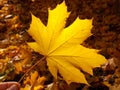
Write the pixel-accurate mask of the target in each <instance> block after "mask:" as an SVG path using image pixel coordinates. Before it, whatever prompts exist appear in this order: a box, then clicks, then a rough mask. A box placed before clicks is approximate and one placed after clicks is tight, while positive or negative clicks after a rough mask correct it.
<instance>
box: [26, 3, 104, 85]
mask: <svg viewBox="0 0 120 90" xmlns="http://www.w3.org/2000/svg"><path fill="white" fill-rule="evenodd" d="M69 14H70V13H69V12H67V6H66V5H65V2H63V3H61V4H60V5H57V7H56V8H55V9H53V10H50V9H49V16H48V23H47V26H45V25H44V24H43V23H42V22H41V20H39V19H38V18H36V17H35V16H34V15H32V23H31V25H30V29H29V30H28V33H29V34H30V35H31V36H32V37H33V39H34V40H35V41H36V42H32V43H28V44H29V45H30V47H31V48H33V49H34V50H35V51H37V52H39V53H40V54H42V55H44V56H45V58H46V61H47V65H48V68H49V71H50V72H51V74H52V75H53V76H54V77H55V79H57V78H58V76H57V75H58V74H57V73H60V75H61V76H62V77H63V79H64V80H65V81H66V82H67V83H68V84H70V83H71V82H76V83H84V84H88V83H87V81H86V79H85V76H84V74H83V72H81V71H80V70H82V71H84V72H87V73H89V74H91V75H92V74H93V72H92V69H93V68H95V67H100V65H101V64H104V63H105V62H106V59H105V57H104V56H102V55H100V54H98V50H95V49H89V48H86V47H84V46H82V45H80V44H81V43H82V42H83V41H84V40H85V39H86V38H88V37H89V36H90V35H91V28H92V20H88V19H84V20H81V19H79V18H76V20H75V21H74V22H73V23H72V24H71V25H70V26H68V27H66V28H65V24H66V19H67V18H68V17H69Z"/></svg>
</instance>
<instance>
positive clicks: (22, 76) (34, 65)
mask: <svg viewBox="0 0 120 90" xmlns="http://www.w3.org/2000/svg"><path fill="white" fill-rule="evenodd" d="M45 58H46V57H45V56H44V57H42V58H41V59H40V60H39V61H37V62H36V63H35V64H34V65H33V66H32V67H30V68H29V69H28V70H27V72H25V74H24V75H23V76H22V77H21V78H20V80H19V81H18V83H20V82H21V81H22V80H23V78H24V77H25V76H26V74H28V73H29V72H30V71H31V70H32V69H33V68H34V67H35V66H36V65H38V64H39V63H40V62H41V61H42V60H44V59H45Z"/></svg>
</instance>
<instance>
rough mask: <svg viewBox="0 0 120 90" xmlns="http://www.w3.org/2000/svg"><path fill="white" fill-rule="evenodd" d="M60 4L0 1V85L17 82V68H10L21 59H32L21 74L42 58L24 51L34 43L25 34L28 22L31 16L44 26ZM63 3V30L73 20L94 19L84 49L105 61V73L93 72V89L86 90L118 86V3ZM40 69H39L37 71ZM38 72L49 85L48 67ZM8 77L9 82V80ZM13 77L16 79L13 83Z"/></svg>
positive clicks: (40, 0) (100, 0)
mask: <svg viewBox="0 0 120 90" xmlns="http://www.w3.org/2000/svg"><path fill="white" fill-rule="evenodd" d="M61 2H62V0H0V48H1V49H0V59H1V60H3V59H5V60H6V62H1V63H0V65H1V66H0V76H1V77H2V78H1V79H0V80H1V81H9V80H15V81H18V80H19V79H20V77H21V75H19V72H20V68H18V67H17V66H16V65H14V66H13V65H12V64H15V63H18V62H19V61H20V60H21V58H24V59H26V57H27V60H28V58H32V59H31V60H33V61H32V62H31V63H28V62H29V61H27V60H26V62H25V63H24V64H25V67H24V70H23V72H22V73H24V72H25V69H26V68H29V67H31V66H32V65H33V64H34V63H35V62H36V61H38V59H40V58H41V57H42V56H41V55H39V54H38V53H36V52H34V51H32V50H31V49H30V48H26V47H27V46H26V42H27V41H33V39H32V38H31V37H30V36H29V35H28V33H27V32H26V31H27V30H28V28H29V25H30V22H31V14H30V13H33V14H34V15H35V16H37V17H38V18H40V19H41V20H42V22H43V23H44V24H45V25H46V24H47V18H48V8H51V9H53V8H55V7H56V5H57V4H59V3H61ZM65 2H66V5H67V6H68V11H70V12H71V14H70V17H69V18H68V20H67V24H66V27H67V26H68V25H70V24H71V23H72V22H73V21H74V20H75V18H76V17H80V18H81V19H84V18H88V19H91V18H93V28H92V34H93V35H92V36H91V37H89V38H88V39H87V40H86V41H85V42H84V43H83V45H84V46H86V47H89V48H95V49H99V50H100V54H102V55H104V56H105V57H106V58H107V59H108V63H107V64H106V66H105V68H104V70H103V69H102V68H96V69H94V74H95V77H94V78H93V79H95V78H96V79H95V80H93V79H91V78H88V80H89V81H90V83H91V85H92V86H91V87H88V88H89V90H108V88H110V87H111V86H110V85H115V84H117V85H119V83H120V23H119V21H120V17H119V16H120V9H119V8H120V0H65ZM10 46H16V47H10ZM22 52H27V53H30V54H29V55H31V57H30V56H29V55H26V56H25V55H23V54H22ZM6 57H7V58H8V59H10V61H12V63H10V62H9V63H7V59H6ZM31 60H30V61H31ZM26 63H27V65H26ZM43 63H46V62H43ZM39 66H41V65H38V66H37V67H39ZM3 67H4V69H3ZM9 67H10V69H9ZM14 68H18V71H14ZM22 68H23V67H22ZM11 72H14V75H13V76H10V75H11ZM39 72H40V74H41V76H46V77H47V79H48V80H47V81H46V82H45V84H46V85H47V84H49V83H51V82H52V80H51V79H50V77H52V76H51V75H50V74H48V73H49V71H48V70H47V66H46V67H44V69H42V70H39ZM16 74H17V75H16ZM5 75H6V76H5ZM8 75H9V76H8ZM3 76H4V78H3ZM11 77H12V79H10V78H11ZM15 77H18V78H19V79H17V80H16V79H15ZM102 77H104V78H102ZM101 79H102V81H104V79H106V81H107V82H108V84H106V82H105V81H104V82H105V84H103V83H102V81H101ZM78 86H79V89H78V90H82V89H83V88H86V87H84V85H78ZM112 88H113V87H112ZM111 90H113V89H111ZM114 90H115V89H114Z"/></svg>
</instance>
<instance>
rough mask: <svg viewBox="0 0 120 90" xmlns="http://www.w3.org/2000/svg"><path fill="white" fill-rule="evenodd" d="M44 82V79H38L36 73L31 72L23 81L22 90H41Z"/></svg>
mask: <svg viewBox="0 0 120 90" xmlns="http://www.w3.org/2000/svg"><path fill="white" fill-rule="evenodd" d="M45 80H46V78H45V77H44V76H42V77H40V76H39V74H38V72H37V71H34V72H31V73H30V76H28V77H26V80H24V85H25V87H24V88H22V89H23V90H24V89H25V88H31V89H34V90H43V88H44V86H43V85H44V82H45ZM26 85H27V86H28V85H29V87H27V86H26ZM31 89H30V90H31ZM25 90H29V89H25Z"/></svg>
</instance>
